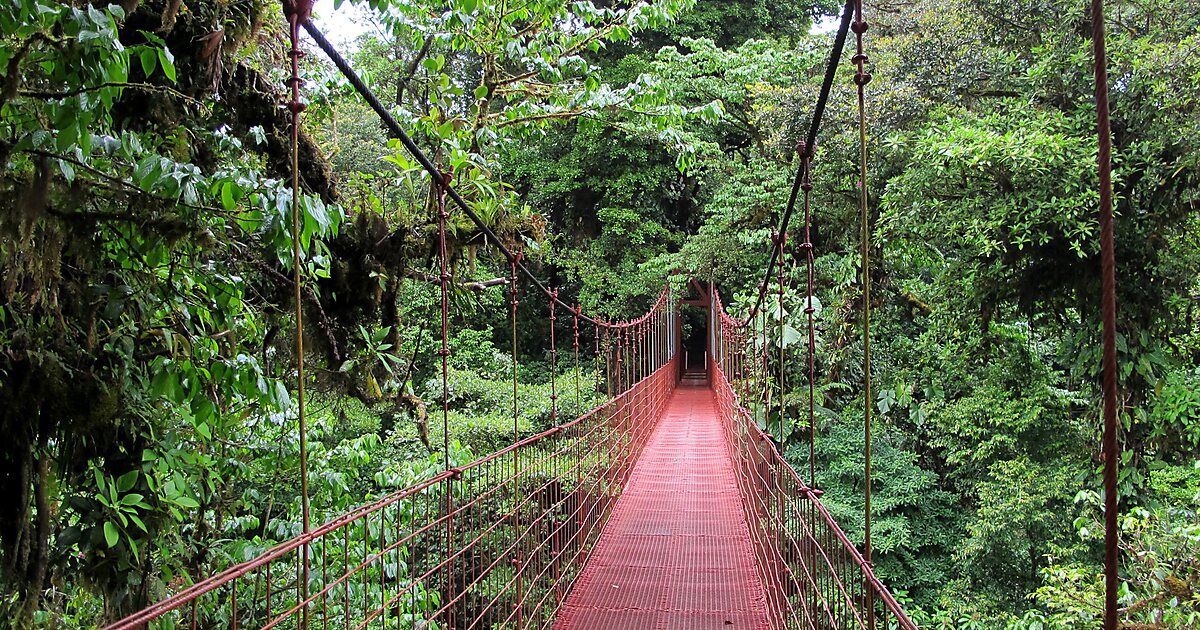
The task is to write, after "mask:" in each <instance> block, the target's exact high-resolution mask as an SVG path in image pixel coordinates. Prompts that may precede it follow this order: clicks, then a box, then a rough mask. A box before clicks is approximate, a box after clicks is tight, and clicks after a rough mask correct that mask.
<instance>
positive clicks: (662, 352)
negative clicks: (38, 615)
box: [109, 299, 678, 630]
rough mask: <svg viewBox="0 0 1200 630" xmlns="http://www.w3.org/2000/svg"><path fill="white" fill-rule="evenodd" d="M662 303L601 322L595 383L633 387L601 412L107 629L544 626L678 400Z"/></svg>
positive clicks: (440, 477) (346, 518) (669, 321)
mask: <svg viewBox="0 0 1200 630" xmlns="http://www.w3.org/2000/svg"><path fill="white" fill-rule="evenodd" d="M666 303H667V300H665V299H660V301H659V303H658V305H656V308H655V310H654V311H652V312H651V313H650V314H648V315H647V316H645V317H643V318H642V319H640V320H635V322H631V323H629V324H613V325H610V332H611V334H610V335H608V338H607V339H606V340H605V341H604V342H603V346H604V348H605V354H606V358H607V359H608V360H606V361H605V364H606V365H607V366H608V369H607V374H606V375H605V377H606V378H607V379H608V381H609V384H610V385H612V386H614V387H616V388H618V389H621V388H622V387H623V386H622V385H621V383H625V382H630V381H635V383H634V384H633V385H632V386H629V387H628V388H627V389H625V390H624V391H623V392H621V393H619V394H617V395H615V396H614V397H613V398H611V399H610V400H608V401H607V402H605V403H604V404H602V405H600V406H599V407H598V408H596V409H594V410H592V411H591V412H589V413H587V414H585V415H583V416H581V417H579V418H578V419H576V420H573V421H571V422H568V423H565V424H562V425H559V426H556V427H554V428H552V429H550V430H547V431H544V432H542V433H539V434H537V435H533V436H531V437H528V438H526V439H524V440H521V441H520V442H517V443H516V444H513V445H511V446H509V447H507V448H505V449H503V450H500V451H497V452H495V453H492V454H491V455H488V456H487V457H484V458H482V459H479V460H477V461H475V462H473V463H471V464H469V465H466V466H463V467H461V468H451V469H449V470H445V471H443V472H441V473H439V474H437V475H435V476H434V477H432V478H431V479H428V480H426V481H423V482H421V483H419V484H416V485H414V486H412V487H409V488H405V489H404V490H401V491H399V492H396V493H394V494H391V495H389V496H387V497H386V498H383V499H381V500H379V501H376V502H374V503H371V504H369V505H366V506H363V507H361V508H359V509H357V510H355V511H353V512H350V513H348V514H345V515H342V516H340V517H338V518H336V519H334V520H332V521H330V522H328V523H326V524H325V525H323V526H321V527H318V528H316V529H314V530H313V531H311V532H310V533H308V534H306V535H302V536H298V537H296V538H293V539H291V540H289V541H287V542H284V543H282V544H280V545H278V546H276V547H275V548H273V549H271V550H270V551H268V552H266V553H264V554H262V555H261V556H259V557H257V558H255V559H253V560H251V561H249V562H245V563H243V564H239V565H237V566H233V567H230V568H228V569H226V570H225V571H223V572H221V573H220V574H218V575H215V576H213V577H211V578H209V579H206V580H204V581H202V582H199V583H197V584H195V585H193V586H191V587H190V588H187V589H186V590H183V591H181V592H179V593H178V594H176V595H174V596H173V597H170V598H169V599H166V600H164V601H162V602H159V603H158V604H155V605H153V606H151V607H149V608H147V609H145V610H143V611H141V612H139V613H137V614H134V615H132V616H130V617H127V618H125V619H123V620H121V621H118V622H116V623H115V624H112V625H111V626H109V628H110V629H112V630H116V629H133V628H230V629H236V628H321V629H326V628H343V629H350V628H365V627H368V626H369V627H386V628H391V627H398V628H413V629H416V628H430V629H433V628H458V629H469V628H493V627H504V628H541V627H547V626H548V625H549V624H550V623H551V621H552V620H553V618H554V616H555V613H556V612H557V611H558V608H559V607H560V606H561V605H562V603H563V601H564V599H565V597H566V594H567V592H568V591H569V590H570V587H571V585H572V583H573V581H574V580H575V578H576V576H578V574H579V572H580V569H581V568H582V566H583V564H584V562H585V561H586V560H587V558H588V554H589V553H590V552H591V550H592V548H593V546H594V545H595V543H596V540H597V538H598V537H599V536H600V533H601V531H602V530H603V528H604V525H605V523H606V522H607V521H608V518H609V515H610V514H611V512H612V509H613V505H614V504H615V502H616V500H617V498H618V497H619V496H620V494H621V491H622V489H623V488H624V486H625V484H626V481H627V480H628V478H629V474H630V472H631V471H632V469H633V465H634V464H635V463H636V461H637V459H638V457H639V455H640V454H641V451H642V448H643V447H644V445H645V443H646V440H647V438H648V437H649V436H650V434H651V433H652V432H653V430H654V427H655V425H656V423H657V421H658V418H659V417H660V416H661V415H662V411H663V409H664V407H665V405H666V403H667V401H668V399H669V398H670V396H671V393H672V391H673V390H674V388H675V383H676V379H677V372H678V366H677V359H676V358H675V357H674V356H673V355H674V352H673V350H672V349H671V347H670V345H669V343H670V340H671V339H672V335H671V332H670V330H671V329H672V327H673V325H674V318H673V313H667V312H666V311H665V309H663V308H662V306H663V305H665V304H666ZM305 557H307V558H308V562H307V565H308V571H307V574H308V580H307V589H306V591H304V590H301V588H300V584H301V583H302V582H301V580H302V576H303V575H304V572H305V571H304V565H305V564H306V563H305V562H304V558H305ZM304 593H307V595H305V594H304Z"/></svg>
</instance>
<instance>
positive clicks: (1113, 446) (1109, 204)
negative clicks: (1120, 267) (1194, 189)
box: [1092, 0, 1121, 630]
mask: <svg viewBox="0 0 1200 630" xmlns="http://www.w3.org/2000/svg"><path fill="white" fill-rule="evenodd" d="M1104 31H1105V24H1104V0H1092V51H1093V54H1094V56H1095V75H1096V96H1095V98H1096V134H1097V135H1098V136H1099V151H1098V152H1097V156H1096V159H1097V166H1098V168H1099V171H1100V273H1101V311H1102V313H1101V319H1102V320H1103V332H1102V342H1103V346H1104V347H1103V357H1102V369H1103V373H1104V374H1103V388H1104V438H1103V445H1102V446H1103V453H1104V628H1105V630H1117V628H1118V627H1119V620H1118V608H1117V591H1118V589H1119V588H1120V579H1119V576H1118V569H1119V568H1120V561H1121V557H1120V553H1121V551H1120V548H1119V546H1118V545H1119V542H1120V541H1119V536H1120V532H1119V530H1118V527H1117V510H1118V509H1119V507H1118V502H1117V490H1118V488H1117V466H1118V465H1119V464H1120V460H1121V446H1120V443H1119V442H1118V441H1117V271H1116V268H1117V262H1116V252H1115V249H1116V246H1115V241H1116V237H1115V234H1114V232H1115V229H1114V226H1113V223H1114V220H1113V186H1112V128H1111V127H1112V125H1111V122H1110V119H1109V104H1108V52H1107V50H1106V48H1105V43H1104Z"/></svg>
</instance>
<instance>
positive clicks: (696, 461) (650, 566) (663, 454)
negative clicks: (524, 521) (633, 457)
mask: <svg viewBox="0 0 1200 630" xmlns="http://www.w3.org/2000/svg"><path fill="white" fill-rule="evenodd" d="M692 383H695V385H692ZM703 383H704V381H691V382H690V383H689V381H688V380H685V381H684V383H683V384H682V386H681V387H679V388H678V389H676V390H675V393H674V395H673V396H672V398H671V401H670V403H669V404H668V406H667V409H666V412H665V413H664V415H663V418H662V419H661V421H660V422H659V425H658V427H657V428H656V429H655V431H654V434H653V436H652V437H651V438H650V442H649V443H648V444H647V445H646V449H645V451H644V452H643V454H642V456H641V459H640V460H639V461H638V463H637V466H636V467H635V469H634V471H633V475H632V477H631V478H630V480H629V484H628V486H627V487H626V490H625V492H624V494H623V495H622V496H621V498H620V500H619V501H618V502H617V504H616V507H615V509H614V511H613V514H612V519H611V520H610V521H609V524H608V526H607V528H606V529H605V531H604V534H603V535H602V536H601V538H600V540H599V542H598V543H597V545H596V548H595V550H594V552H593V553H592V555H591V557H590V559H589V560H588V563H587V566H586V567H585V568H584V570H583V573H582V574H581V575H580V578H579V581H578V582H577V583H576V584H575V587H574V589H573V591H572V593H571V595H570V596H569V597H568V598H567V601H566V603H565V606H564V608H563V611H562V613H561V615H560V617H559V621H558V623H557V624H556V625H555V626H554V627H555V628H557V629H572V630H579V629H597V630H599V629H610V628H613V629H616V628H619V629H621V630H641V629H645V630H651V629H653V630H665V629H670V628H681V629H684V628H686V629H692V630H704V629H707V628H714V629H717V628H720V629H724V628H767V627H768V621H767V613H766V610H765V604H764V601H765V599H764V594H763V590H762V585H761V582H760V580H759V577H758V575H757V574H756V572H755V568H754V566H755V565H754V552H753V548H752V546H751V544H752V543H751V539H750V531H749V528H748V527H747V525H746V520H745V513H744V511H743V509H742V504H741V495H739V493H738V488H737V483H736V480H735V478H734V468H733V462H732V461H731V460H730V457H729V452H728V450H727V448H726V445H725V436H724V434H723V432H722V428H721V422H720V419H719V418H718V417H717V410H716V405H715V402H714V399H713V393H712V391H711V390H709V389H708V388H707V387H706V386H704V385H703Z"/></svg>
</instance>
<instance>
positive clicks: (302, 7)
mask: <svg viewBox="0 0 1200 630" xmlns="http://www.w3.org/2000/svg"><path fill="white" fill-rule="evenodd" d="M312 8H313V3H312V1H311V0H285V1H284V3H283V13H284V15H286V16H287V19H288V27H289V30H290V35H291V46H292V47H291V50H289V51H288V56H289V57H291V66H292V68H291V70H292V74H291V76H290V77H288V80H287V84H288V87H289V88H290V91H291V100H290V101H288V104H287V108H288V111H289V112H291V136H292V137H291V141H292V146H291V149H292V154H291V162H292V164H291V166H292V267H293V276H292V284H293V288H294V290H295V294H294V296H293V297H294V299H295V300H296V313H295V316H296V412H297V413H296V415H297V419H298V421H299V430H300V513H301V528H302V530H303V532H304V534H308V533H309V531H310V530H311V529H312V519H311V515H310V510H309V501H308V418H307V413H306V412H307V409H305V402H306V401H305V398H304V301H303V295H302V294H303V286H304V285H303V280H304V276H303V273H302V268H303V266H302V263H301V251H300V240H301V236H300V235H301V226H302V225H303V223H302V221H301V220H300V112H303V111H304V110H305V109H306V108H305V105H304V103H303V102H302V101H301V100H300V86H301V85H303V84H304V80H303V79H301V78H300V58H301V57H303V56H304V51H302V50H300V27H301V26H302V25H303V24H304V23H305V22H307V21H308V19H309V17H310V16H311V15H312ZM300 558H301V560H300V571H299V572H298V573H299V574H298V575H297V581H298V582H299V584H297V591H296V592H297V596H298V598H299V599H300V601H301V603H302V604H303V605H302V606H301V614H300V627H301V628H308V603H307V602H306V601H305V600H307V599H308V574H309V545H308V543H307V542H305V543H304V544H303V545H301V549H300ZM235 591H236V589H235Z"/></svg>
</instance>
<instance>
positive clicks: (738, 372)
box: [709, 291, 917, 630]
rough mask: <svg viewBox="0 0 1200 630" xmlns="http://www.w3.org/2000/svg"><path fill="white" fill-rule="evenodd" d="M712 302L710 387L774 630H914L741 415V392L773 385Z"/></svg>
mask: <svg viewBox="0 0 1200 630" xmlns="http://www.w3.org/2000/svg"><path fill="white" fill-rule="evenodd" d="M713 295H714V302H713V311H712V317H711V319H710V325H712V326H713V333H712V336H711V337H710V340H711V343H712V344H713V345H714V346H715V352H714V354H713V356H712V359H711V365H710V366H709V369H710V370H711V374H712V386H713V390H714V392H715V395H716V398H717V413H718V414H719V415H720V417H721V422H722V424H723V425H724V429H725V434H726V440H727V443H728V445H729V449H730V455H731V456H732V457H733V460H734V469H735V471H736V474H737V482H738V489H739V491H740V492H741V495H742V504H743V507H744V508H745V510H746V519H747V522H748V524H749V525H750V535H751V537H752V538H753V540H754V552H755V556H756V563H755V564H756V565H757V568H758V572H759V577H760V578H761V579H762V583H763V587H764V590H765V592H766V597H767V612H768V615H769V617H770V621H771V625H772V627H773V628H821V629H834V628H836V629H839V630H840V629H857V628H862V629H865V630H875V629H876V628H882V629H903V630H917V625H916V624H915V623H913V622H912V620H911V619H909V618H908V615H907V614H906V613H905V612H904V609H903V608H902V607H901V606H900V604H899V603H898V602H897V601H896V599H895V597H893V596H892V594H891V592H890V591H889V590H888V588H887V586H885V585H884V584H883V583H882V582H880V580H879V578H878V577H876V575H875V571H874V569H873V568H872V567H871V564H870V563H869V562H867V561H866V560H865V559H864V557H863V555H862V554H861V553H860V552H859V550H858V548H857V547H856V546H855V545H854V543H853V542H852V541H851V540H850V538H849V537H848V536H847V535H846V533H845V532H844V531H842V528H841V527H840V526H839V525H838V524H837V522H836V521H835V520H834V519H833V517H832V516H831V515H830V514H829V511H828V510H827V509H825V506H824V505H823V504H822V503H821V500H820V496H821V491H819V490H816V489H814V488H811V487H810V486H808V485H807V484H805V483H804V481H803V480H802V479H801V478H800V475H799V474H797V473H796V470H795V469H794V468H792V466H791V465H790V464H788V463H787V461H786V460H785V459H784V458H783V455H782V454H781V453H780V451H779V449H778V448H777V446H776V444H775V442H774V441H773V439H772V437H771V436H770V435H769V434H768V433H766V432H765V431H763V429H761V428H760V427H759V425H758V422H757V421H756V420H755V418H754V416H753V414H752V413H751V411H750V410H749V409H747V408H746V407H745V406H743V403H742V396H740V395H739V391H740V392H742V394H743V395H750V396H753V395H755V393H754V392H755V390H756V388H758V387H760V386H762V384H763V382H762V380H757V381H756V379H763V378H766V379H769V378H770V376H769V375H767V374H766V373H765V370H763V367H764V366H763V365H762V364H760V363H758V360H759V359H761V358H762V356H761V355H759V353H758V352H755V351H748V347H749V346H750V338H751V337H752V336H753V335H754V334H755V331H754V330H745V329H744V327H743V326H740V325H739V324H741V322H739V321H738V320H734V319H733V318H730V317H729V316H728V315H727V314H726V313H725V311H724V307H723V306H721V302H720V297H719V296H718V295H716V292H715V291H714V292H713ZM758 332H759V333H762V332H763V331H761V330H760V331H758ZM761 341H762V339H761V338H760V339H759V342H760V343H761ZM760 370H762V371H760ZM730 375H732V376H733V377H734V378H733V380H731V379H730V378H729V376H730Z"/></svg>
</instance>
